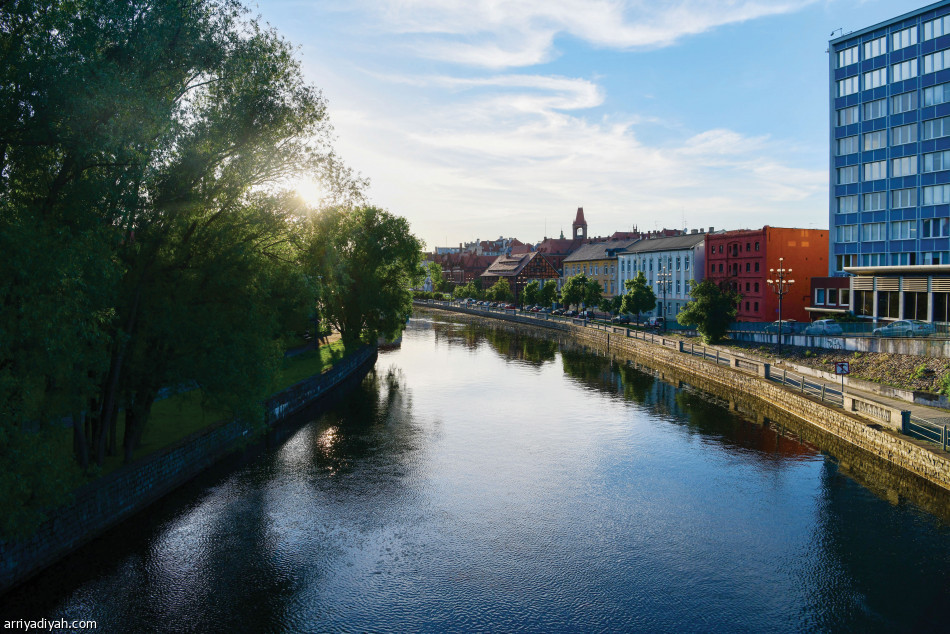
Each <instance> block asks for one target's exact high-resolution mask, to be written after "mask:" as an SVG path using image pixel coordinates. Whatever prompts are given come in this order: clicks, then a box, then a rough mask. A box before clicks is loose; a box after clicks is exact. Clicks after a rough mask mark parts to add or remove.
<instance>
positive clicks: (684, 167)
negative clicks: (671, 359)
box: [252, 0, 932, 249]
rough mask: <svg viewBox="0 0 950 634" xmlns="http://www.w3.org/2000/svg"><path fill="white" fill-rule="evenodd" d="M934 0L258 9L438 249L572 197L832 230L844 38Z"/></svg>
mask: <svg viewBox="0 0 950 634" xmlns="http://www.w3.org/2000/svg"><path fill="white" fill-rule="evenodd" d="M928 4H932V3H927V2H919V1H914V2H911V1H904V0H863V1H862V0H730V1H720V2H715V1H711V0H679V1H675V2H650V1H648V0H628V1H626V2H623V1H608V0H588V1H580V0H561V1H558V0H545V1H534V0H523V1H520V2H501V1H497V0H467V1H450V0H354V1H352V2H350V3H348V4H347V5H346V6H345V7H343V6H342V5H341V4H340V3H335V2H311V1H306V0H304V1H301V0H294V1H290V0H287V1H283V0H260V2H259V3H258V5H256V6H252V11H258V12H259V13H260V15H261V17H262V18H263V19H264V20H265V21H266V22H268V23H270V24H271V25H272V26H274V27H275V28H276V29H277V30H278V32H279V33H280V34H281V35H283V36H284V37H285V38H287V39H288V40H289V41H290V42H291V43H293V44H295V45H297V46H299V47H300V50H299V57H300V59H301V60H302V63H303V68H304V73H305V75H306V77H307V79H308V80H309V81H310V82H312V83H313V84H314V85H316V86H317V87H318V88H320V89H321V90H323V92H324V94H325V96H326V97H327V99H328V102H329V112H330V120H331V122H332V123H333V125H334V127H335V130H336V135H337V139H336V143H335V147H336V149H337V151H338V153H339V155H340V156H341V157H342V158H343V159H344V160H345V161H346V162H347V164H348V165H350V166H351V167H352V168H354V169H355V170H357V171H359V172H360V173H362V174H363V175H364V176H366V177H368V178H369V179H370V180H371V187H370V190H369V195H370V198H371V200H372V201H373V203H375V204H377V205H380V206H382V207H386V208H388V209H389V210H390V211H392V212H394V213H398V214H400V215H403V216H405V217H406V218H407V219H408V220H409V222H410V223H411V225H412V229H413V231H414V232H415V233H416V234H417V235H418V236H419V237H420V238H422V239H423V240H425V242H426V245H427V248H429V249H432V248H434V247H435V246H452V245H456V246H457V245H458V243H459V242H465V241H469V240H473V239H475V238H480V239H483V240H487V239H494V238H497V237H498V236H499V235H504V236H506V237H507V236H513V237H517V238H518V239H520V240H522V241H524V242H536V241H538V240H540V239H541V238H543V237H544V236H545V235H547V236H548V237H556V236H557V235H558V234H559V233H560V231H561V230H562V229H563V230H564V232H565V235H569V234H570V226H571V222H572V220H573V219H574V214H575V212H576V210H577V207H584V212H585V216H586V218H587V222H588V225H589V235H591V236H594V235H608V234H610V233H613V232H614V231H629V230H630V228H631V227H632V226H634V225H637V226H638V227H639V228H640V229H641V230H652V229H662V228H664V227H666V228H694V227H709V226H715V227H716V228H724V229H738V228H754V227H759V226H762V225H763V224H770V225H773V226H802V227H806V228H823V227H827V226H828V202H827V201H828V56H827V53H826V49H827V48H828V41H829V40H830V39H831V33H832V32H833V31H836V30H837V29H838V28H842V29H843V30H844V33H848V32H849V31H857V30H859V29H862V28H864V27H866V26H869V25H872V24H875V23H877V22H880V21H882V20H886V19H889V18H892V17H894V16H897V15H900V14H902V13H905V12H908V11H912V10H915V9H918V8H920V7H923V6H927V5H928ZM835 35H836V36H837V35H838V33H837V32H836V33H835ZM545 227H546V228H545ZM545 232H546V233H545Z"/></svg>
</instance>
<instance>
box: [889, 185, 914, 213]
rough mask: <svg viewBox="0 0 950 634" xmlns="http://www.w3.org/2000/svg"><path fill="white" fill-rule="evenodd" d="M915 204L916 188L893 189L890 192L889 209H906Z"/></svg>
mask: <svg viewBox="0 0 950 634" xmlns="http://www.w3.org/2000/svg"><path fill="white" fill-rule="evenodd" d="M916 206H917V190H916V189H913V188H911V189H895V190H894V191H892V192H891V209H906V208H907V207H916Z"/></svg>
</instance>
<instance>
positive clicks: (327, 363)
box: [66, 341, 344, 484]
mask: <svg viewBox="0 0 950 634" xmlns="http://www.w3.org/2000/svg"><path fill="white" fill-rule="evenodd" d="M343 356H344V349H343V343H342V342H340V341H336V342H334V343H330V344H327V345H324V346H321V347H320V349H319V350H310V351H307V352H303V353H301V354H298V355H296V356H293V357H286V358H284V360H283V366H282V367H281V369H280V371H279V372H278V375H277V377H276V379H275V381H274V386H273V389H272V393H273V394H276V393H278V392H280V391H282V390H285V389H287V388H288V387H290V386H291V385H294V384H295V383H299V382H300V381H302V380H303V379H306V378H308V377H310V376H313V375H315V374H319V373H321V372H323V371H325V370H327V369H329V368H330V367H332V366H333V364H334V363H336V362H337V361H339V360H340V359H342V358H343ZM231 416H232V413H231V412H230V411H228V410H227V409H226V408H222V407H216V406H215V405H214V404H212V403H209V402H207V401H206V399H205V398H204V395H203V394H202V392H201V390H200V389H199V390H191V391H189V392H184V393H181V394H175V395H174V396H170V397H168V398H165V399H162V400H160V401H156V402H155V404H154V405H153V406H152V415H151V417H150V418H149V421H148V425H147V427H146V429H145V432H144V434H143V436H142V443H141V445H140V446H139V448H138V449H137V450H136V451H135V452H134V453H133V460H138V459H140V458H143V457H145V456H147V455H148V454H150V453H152V452H155V451H158V450H160V449H163V448H165V447H168V446H169V445H172V444H174V443H176V442H178V441H179V440H181V439H182V438H185V437H186V436H188V435H190V434H193V433H195V432H197V431H201V430H202V429H205V428H207V427H208V426H210V425H213V424H214V423H216V422H218V421H220V420H224V419H227V418H230V417H231ZM123 429H124V417H123V415H122V414H120V416H119V422H118V429H117V433H118V438H117V444H118V446H119V448H120V451H119V453H120V454H121V447H122V436H123ZM70 443H71V436H70ZM66 450H67V451H71V444H67V446H66ZM122 464H123V459H122V456H121V455H117V456H110V457H108V458H106V460H105V463H104V464H103V466H102V470H101V471H98V472H95V471H94V475H102V474H106V473H109V472H111V471H114V470H115V469H117V468H119V467H120V466H122ZM77 484H78V483H77Z"/></svg>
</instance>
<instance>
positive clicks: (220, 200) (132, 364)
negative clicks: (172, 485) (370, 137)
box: [0, 0, 362, 532]
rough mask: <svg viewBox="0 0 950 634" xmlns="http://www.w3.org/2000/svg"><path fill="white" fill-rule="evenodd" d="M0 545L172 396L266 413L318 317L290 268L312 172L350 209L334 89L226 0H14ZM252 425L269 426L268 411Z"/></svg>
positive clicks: (5, 132) (1, 248) (354, 182)
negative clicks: (67, 441) (159, 399)
mask: <svg viewBox="0 0 950 634" xmlns="http://www.w3.org/2000/svg"><path fill="white" fill-rule="evenodd" d="M0 24H2V28H0V45H2V47H0V50H2V55H3V64H0V79H2V80H0V112H2V115H3V116H2V120H3V124H2V127H0V253H2V254H3V257H0V462H2V463H3V464H4V467H5V468H4V470H3V473H2V474H0V506H2V507H3V508H4V510H5V513H4V514H3V516H4V517H3V519H2V520H0V530H2V531H4V532H9V531H10V530H13V529H14V528H15V527H17V526H20V527H22V526H25V525H27V524H29V523H30V522H33V521H35V520H36V519H37V518H38V517H39V513H40V511H39V509H41V508H43V507H44V506H46V505H48V504H50V503H52V502H54V501H55V499H56V497H57V492H62V490H63V489H64V486H63V485H64V482H65V481H66V479H67V478H72V477H74V474H71V473H70V472H69V467H68V465H63V464H62V460H57V459H55V458H54V457H53V454H52V453H51V452H52V451H53V449H52V447H53V445H52V443H50V442H46V440H47V436H50V435H52V436H55V430H56V426H55V425H53V424H52V423H53V422H54V421H55V422H57V423H58V420H59V419H61V418H63V417H67V416H70V415H72V416H71V417H72V420H73V423H74V447H75V450H76V454H77V456H78V457H79V460H80V464H85V461H86V460H87V459H88V457H89V456H90V454H91V457H92V458H93V459H94V460H95V462H97V463H99V464H101V463H102V460H103V458H104V456H105V455H106V454H107V453H109V452H110V451H114V450H115V449H116V447H115V445H116V437H117V434H116V423H117V421H118V419H119V416H118V412H119V410H120V408H124V409H125V412H126V415H125V421H126V426H127V429H126V430H125V432H126V433H125V439H126V440H125V442H126V445H127V447H126V455H127V456H130V455H131V450H132V449H133V448H134V445H135V444H136V442H138V439H139V438H140V437H141V432H142V430H143V429H144V426H145V424H146V421H147V418H148V413H149V410H150V407H151V402H152V400H153V397H154V394H155V393H156V392H157V390H158V389H159V388H160V387H163V386H168V385H171V386H174V385H179V384H198V385H199V386H201V387H202V388H203V390H204V392H205V395H206V397H208V398H211V399H217V400H220V401H222V402H224V403H227V404H228V405H229V406H232V408H233V409H234V410H235V411H239V412H247V413H252V414H253V413H254V410H255V409H259V406H258V403H259V402H260V397H261V396H262V395H263V393H264V392H266V390H267V387H268V383H269V381H268V377H269V375H270V373H271V371H272V370H273V368H274V367H275V365H276V360H277V358H278V357H279V354H280V350H279V345H277V344H276V343H275V342H276V341H277V339H278V338H279V335H280V333H281V332H282V331H284V330H286V329H290V328H296V327H297V326H298V325H299V324H300V322H301V320H303V319H306V317H307V316H308V315H309V313H310V312H311V311H312V306H313V304H314V301H315V294H316V291H317V287H318V280H317V279H316V278H313V277H308V276H307V275H305V274H304V272H302V271H301V270H299V268H298V267H297V266H296V264H295V262H296V261H297V259H298V258H297V255H296V249H295V246H294V245H293V243H292V237H293V235H294V234H295V232H296V228H297V227H298V226H299V225H300V224H301V221H300V220H299V219H298V216H299V213H298V212H302V211H303V210H302V209H299V205H300V201H299V200H297V199H296V198H294V197H292V196H290V195H289V194H285V193H282V189H286V183H287V182H289V181H290V180H292V179H293V178H295V177H296V176H298V175H300V174H310V175H312V176H313V177H314V178H321V179H322V180H324V181H325V184H326V191H327V192H328V195H329V196H331V197H335V198H336V199H352V198H357V197H358V196H359V192H360V188H361V185H362V181H361V179H359V178H357V177H355V176H354V175H353V174H352V172H350V171H349V170H347V169H346V168H345V167H344V166H342V165H340V163H339V161H338V160H337V159H336V157H335V156H334V155H333V154H332V152H331V151H329V148H328V146H327V145H326V140H327V139H328V135H329V126H328V124H327V122H326V118H325V103H324V100H323V98H322V96H321V95H320V94H319V92H317V91H316V90H314V89H313V88H311V87H309V86H308V85H307V84H306V83H304V82H303V80H302V75H301V73H300V69H299V65H298V64H297V62H296V61H295V60H294V59H293V55H292V50H291V48H290V47H289V46H288V45H287V44H286V43H285V42H284V41H282V40H281V39H280V38H279V37H277V36H276V35H275V34H274V33H273V32H272V31H270V30H268V29H265V28H263V27H262V26H261V25H260V24H258V23H257V22H256V21H254V20H253V19H248V18H247V16H246V13H245V12H244V10H243V9H242V8H241V7H240V5H239V4H237V3H235V2H232V1H230V0H181V1H180V2H157V1H155V0H131V1H129V2H119V3H116V2H111V1H107V0H70V1H68V2H67V1H64V0H47V1H45V2H39V3H37V2H32V1H21V0H11V1H9V2H4V3H0ZM258 413H259V412H258Z"/></svg>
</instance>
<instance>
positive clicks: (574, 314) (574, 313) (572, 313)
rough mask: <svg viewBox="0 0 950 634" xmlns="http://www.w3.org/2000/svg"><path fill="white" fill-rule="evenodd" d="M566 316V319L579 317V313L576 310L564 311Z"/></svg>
mask: <svg viewBox="0 0 950 634" xmlns="http://www.w3.org/2000/svg"><path fill="white" fill-rule="evenodd" d="M564 316H565V317H577V311H576V310H565V311H564Z"/></svg>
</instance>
